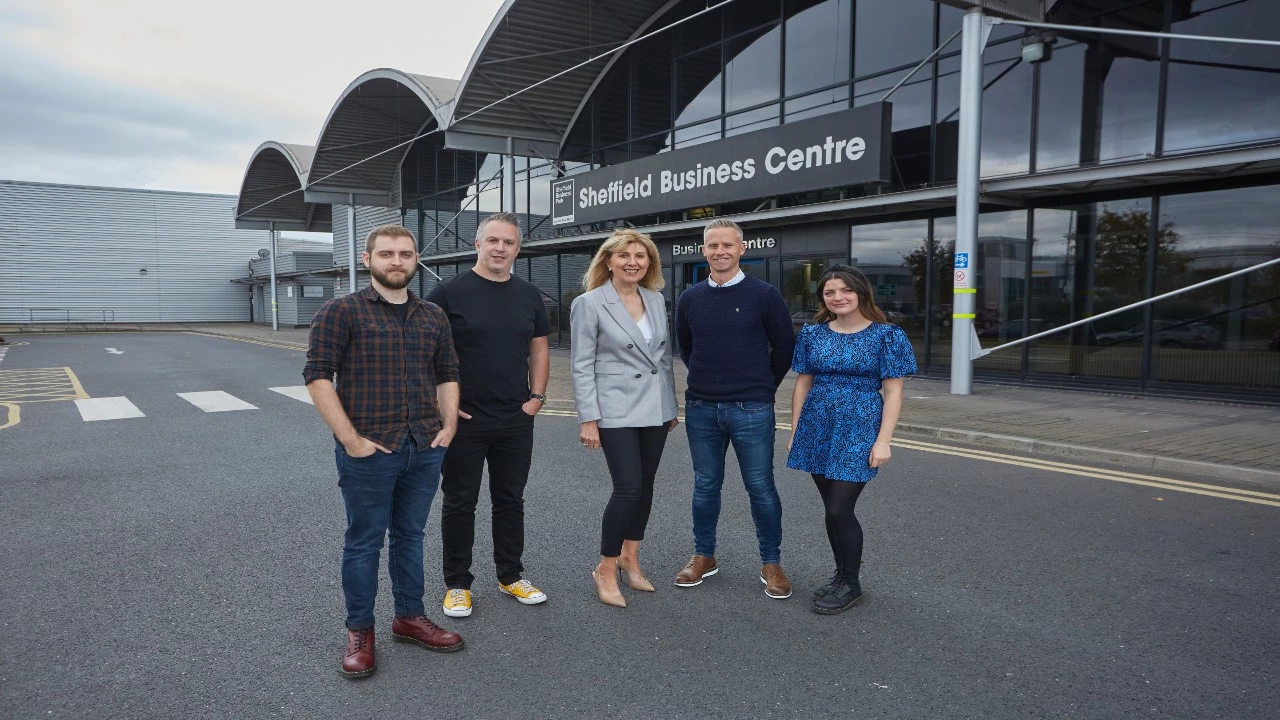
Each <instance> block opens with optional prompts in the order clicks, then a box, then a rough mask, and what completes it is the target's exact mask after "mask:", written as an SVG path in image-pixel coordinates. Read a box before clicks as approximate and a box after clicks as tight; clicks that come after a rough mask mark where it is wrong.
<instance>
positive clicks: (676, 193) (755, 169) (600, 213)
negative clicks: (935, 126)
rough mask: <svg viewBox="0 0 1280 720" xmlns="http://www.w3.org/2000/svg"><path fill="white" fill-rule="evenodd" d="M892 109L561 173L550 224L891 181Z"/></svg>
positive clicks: (862, 110)
mask: <svg viewBox="0 0 1280 720" xmlns="http://www.w3.org/2000/svg"><path fill="white" fill-rule="evenodd" d="M891 112H892V105H891V104H890V103H876V104H873V105H864V106H863V107H858V108H853V109H850V110H842V111H840V112H836V113H831V114H829V115H820V116H818V117H815V118H809V119H806V120H800V121H797V122H793V123H787V124H786V125H780V126H778V127H772V128H767V129H764V130H757V131H755V132H752V133H747V134H745V135H738V136H735V137H731V138H726V139H724V140H720V141H717V142H712V143H706V144H704V145H695V146H694V147H691V148H687V149H684V150H674V151H672V152H669V153H662V154H660V155H654V156H651V157H647V158H642V159H640V160H633V161H631V162H626V163H620V164H618V165H610V166H609V167H605V168H601V169H599V170H595V171H592V172H589V173H583V174H581V175H574V176H572V177H567V178H563V179H561V180H557V181H555V182H553V183H552V184H551V224H552V225H582V224H586V223H593V222H601V221H605V220H617V219H619V218H625V217H632V216H635V215H646V214H650V213H659V212H667V211H670V210H678V209H681V208H690V207H701V206H704V205H718V204H720V203H726V202H734V201H738V200H747V199H750V198H758V197H769V196H773V195H781V194H785V193H797V192H806V191H808V190H819V189H822V188H829V187H842V186H846V185H862V184H865V183H876V182H888V181H889V179H890V175H889V172H890V162H889V160H890V139H889V138H890V132H891V131H892V126H893V123H892V122H891Z"/></svg>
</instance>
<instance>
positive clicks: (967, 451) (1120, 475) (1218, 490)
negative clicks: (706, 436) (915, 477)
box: [539, 410, 1280, 507]
mask: <svg viewBox="0 0 1280 720" xmlns="http://www.w3.org/2000/svg"><path fill="white" fill-rule="evenodd" d="M539 414H540V415H556V416H561V417H576V416H577V415H576V413H574V412H571V411H563V410H543V411H542V412H541V413H539ZM681 419H682V420H683V418H681ZM776 427H777V428H778V429H779V430H790V429H791V426H790V425H789V424H787V423H778V424H777V426H776ZM893 445H894V447H900V448H905V449H907V450H919V451H921V452H928V453H936V454H938V455H951V456H953V457H962V458H968V459H970V460H983V461H985V462H994V463H1000V464H1002V465H1016V466H1018V467H1025V468H1031V469H1033V470H1047V471H1049V472H1056V473H1063V474H1065V475H1079V476H1081V477H1089V478H1096V479H1099V480H1110V481H1112V482H1119V483H1127V484H1130V485H1143V486H1146V487H1153V488H1158V489H1160V490H1171V491H1173V492H1183V493H1191V494H1193V495H1206V496H1208V497H1216V498H1222V499H1224V500H1236V501H1239V502H1247V503H1254V504H1256V505H1270V506H1271V507H1280V494H1276V493H1269V492H1261V491H1258V490H1241V489H1239V488H1233V487H1227V486H1224V485H1209V484H1206V483H1198V482H1190V481H1187V480H1174V479H1173V478H1166V477H1159V476H1156V475H1144V474H1142V473H1132V472H1125V471H1123V470H1109V469H1105V468H1096V467H1089V466H1088V465H1076V464H1073V463H1065V462H1058V461H1056V460H1042V459H1040V458H1027V457H1021V456H1018V455H1007V454H1005V453H998V452H991V451H989V450H974V449H971V448H964V447H955V446H953V445H941V444H938V443H931V442H924V441H922V440H910V439H904V438H895V439H894V441H893Z"/></svg>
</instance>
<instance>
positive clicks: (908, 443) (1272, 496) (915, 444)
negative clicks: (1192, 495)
mask: <svg viewBox="0 0 1280 720" xmlns="http://www.w3.org/2000/svg"><path fill="white" fill-rule="evenodd" d="M893 442H894V444H898V445H902V446H903V447H912V448H914V449H916V450H929V449H933V448H944V449H947V450H963V451H964V452H966V453H969V454H971V455H975V456H982V457H984V458H1013V459H1015V460H1028V459H1030V460H1033V461H1034V462H1042V463H1048V464H1051V465H1053V466H1055V467H1065V468H1071V469H1073V470H1087V471H1089V472H1101V473H1106V474H1107V475H1114V476H1116V477H1117V478H1127V479H1131V480H1149V481H1152V482H1159V483H1165V484H1167V485H1181V486H1184V487H1189V488H1199V489H1202V490H1227V491H1228V492H1232V493H1236V494H1238V495H1251V496H1253V497H1260V498H1265V499H1268V500H1280V494H1276V493H1269V492H1259V491H1257V490H1243V489H1237V488H1224V487H1223V486H1221V485H1207V484H1205V483H1197V482H1190V481H1187V480H1174V479H1173V478H1166V477H1158V476H1156V475H1143V474H1141V473H1132V472H1126V471H1124V470H1113V469H1111V468H1096V467H1091V466H1088V465H1075V464H1072V463H1065V462H1058V461H1054V460H1042V459H1040V458H1024V457H1019V456H1016V455H1006V454H1004V453H996V452H990V451H987V450H976V449H973V448H957V447H954V446H951V445H939V444H937V443H928V442H922V441H920V440H915V439H911V440H906V439H901V438H899V439H897V440H894V441H893Z"/></svg>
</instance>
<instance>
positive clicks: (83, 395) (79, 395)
mask: <svg viewBox="0 0 1280 720" xmlns="http://www.w3.org/2000/svg"><path fill="white" fill-rule="evenodd" d="M63 369H64V370H66V371H67V379H68V380H70V381H71V387H72V389H74V390H75V391H76V397H75V399H76V400H88V399H89V393H87V392H85V391H84V386H83V385H81V384H80V378H78V377H76V374H75V373H74V372H72V370H71V368H63Z"/></svg>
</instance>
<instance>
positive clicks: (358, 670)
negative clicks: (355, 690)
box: [342, 628, 378, 678]
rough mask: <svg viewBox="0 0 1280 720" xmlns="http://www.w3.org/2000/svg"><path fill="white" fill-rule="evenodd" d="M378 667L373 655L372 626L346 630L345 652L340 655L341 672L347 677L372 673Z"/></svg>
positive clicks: (357, 676)
mask: <svg viewBox="0 0 1280 720" xmlns="http://www.w3.org/2000/svg"><path fill="white" fill-rule="evenodd" d="M377 668H378V663H377V661H376V660H374V657H373V628H365V629H364V630H347V652H346V654H344V655H343V656H342V674H343V675H346V676H347V677H349V678H359V677H364V676H366V675H372V674H373V671H374V670H376V669H377Z"/></svg>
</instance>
